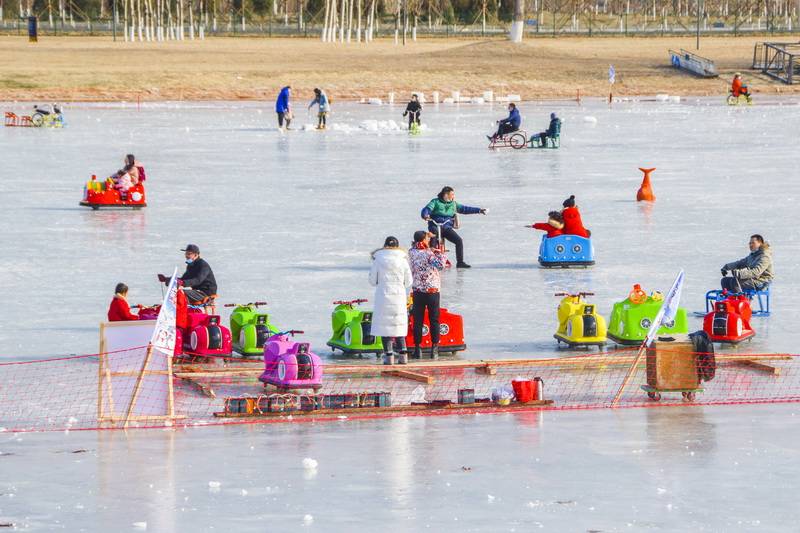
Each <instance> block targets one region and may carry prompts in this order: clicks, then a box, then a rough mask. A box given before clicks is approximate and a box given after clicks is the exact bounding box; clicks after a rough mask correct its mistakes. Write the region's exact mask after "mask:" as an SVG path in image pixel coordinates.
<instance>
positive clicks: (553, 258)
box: [539, 235, 594, 268]
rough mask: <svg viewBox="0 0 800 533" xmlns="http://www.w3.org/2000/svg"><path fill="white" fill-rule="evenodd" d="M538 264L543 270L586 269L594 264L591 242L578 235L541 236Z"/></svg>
mask: <svg viewBox="0 0 800 533" xmlns="http://www.w3.org/2000/svg"><path fill="white" fill-rule="evenodd" d="M539 264H540V265H542V266H543V267H544V268H586V267H589V266H592V265H593V264H594V246H593V245H592V240H591V239H587V238H585V237H580V236H578V235H558V236H557V237H550V238H548V237H547V236H546V235H543V236H542V244H540V245H539Z"/></svg>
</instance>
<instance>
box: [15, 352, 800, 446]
mask: <svg viewBox="0 0 800 533" xmlns="http://www.w3.org/2000/svg"><path fill="white" fill-rule="evenodd" d="M656 352H657V353H656ZM148 353H149V357H148ZM636 357H637V350H636V349H635V348H634V349H625V350H618V351H608V352H599V353H591V354H586V355H571V356H565V357H561V358H549V359H527V360H524V361H514V360H503V361H492V360H486V361H463V360H450V361H448V360H444V361H441V360H440V361H435V362H433V361H423V362H418V363H415V362H412V364H409V365H394V366H391V367H389V366H383V365H379V364H371V363H365V364H361V365H345V364H328V365H325V367H324V378H323V381H322V387H321V388H320V389H319V390H316V391H314V390H311V389H308V390H292V391H282V390H278V389H276V388H275V387H273V386H271V385H270V386H265V385H264V384H263V383H261V382H260V381H259V379H258V378H259V376H260V375H261V373H262V372H263V371H264V363H263V361H261V360H259V359H258V358H247V359H244V358H233V357H225V358H223V357H218V358H209V357H203V358H195V359H193V360H187V359H185V358H175V359H174V360H172V361H170V360H168V359H169V358H168V357H166V356H163V355H161V352H159V351H158V350H149V349H148V347H146V346H143V347H138V348H133V349H129V350H122V351H117V352H110V353H105V354H92V355H82V356H73V357H63V358H54V359H48V360H41V361H26V362H9V363H0V431H3V430H5V431H44V430H79V429H80V430H86V429H120V428H136V427H139V428H141V427H163V426H197V425H207V424H229V423H251V422H276V421H290V420H291V421H300V420H304V419H315V420H320V419H326V418H331V419H340V418H342V417H344V416H346V417H347V418H360V417H382V416H408V415H420V414H442V413H461V412H467V411H470V410H471V411H472V412H478V411H480V412H492V411H502V410H509V409H519V408H523V409H525V408H530V409H588V408H606V407H644V406H650V407H652V406H658V405H687V404H697V405H710V404H732V403H761V402H794V401H798V400H800V372H799V371H798V368H800V367H799V366H798V364H797V358H798V357H799V356H797V355H789V354H743V353H739V352H736V353H730V354H729V353H724V352H723V353H717V354H716V357H715V358H713V359H712V358H711V357H709V356H708V355H707V354H698V353H694V352H691V351H686V350H679V349H675V350H671V349H659V350H657V351H656V350H649V351H647V352H646V353H643V354H642V356H641V359H640V361H639V364H638V365H637V367H636V368H635V369H634V370H633V371H632V372H631V374H630V381H629V382H628V385H627V386H626V387H625V389H624V391H623V392H622V394H621V395H619V397H618V399H617V402H615V397H617V395H618V393H619V391H620V388H621V387H622V384H623V381H624V380H625V378H626V375H627V374H628V372H629V370H630V369H631V368H632V363H633V361H634V359H635V358H636ZM535 378H539V380H537V382H536V384H537V385H538V384H539V383H541V385H542V387H541V388H542V390H541V391H540V393H541V397H540V398H539V399H540V400H546V401H547V402H548V403H542V402H538V403H537V402H532V403H531V404H525V405H520V404H519V403H518V402H515V399H514V395H513V392H512V391H513V387H511V382H512V381H514V380H519V381H527V380H534V379H535ZM645 389H646V390H645ZM387 393H388V394H387ZM379 394H382V395H383V396H379ZM387 397H388V398H389V399H388V400H387ZM379 398H382V400H379ZM467 398H474V399H476V400H477V401H478V402H477V404H472V405H461V404H459V402H460V401H467V400H466V399H467ZM504 398H505V399H504ZM247 399H250V402H251V405H250V407H249V409H248V408H247V407H246V406H243V404H246V403H247ZM492 399H494V401H492ZM506 399H507V400H508V402H506V401H505V400H506ZM236 400H244V401H243V402H242V401H240V402H237V401H236ZM481 400H486V401H481ZM381 402H384V403H381ZM506 403H507V405H502V404H506ZM389 404H390V405H391V408H390V409H389V408H384V407H388V405H389ZM431 405H438V406H439V407H442V408H443V409H440V410H428V409H426V406H431ZM337 409H342V411H341V413H346V414H345V415H338V414H337V413H338V411H337ZM315 415H316V416H315Z"/></svg>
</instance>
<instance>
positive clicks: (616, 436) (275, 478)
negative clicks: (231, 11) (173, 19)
mask: <svg viewBox="0 0 800 533" xmlns="http://www.w3.org/2000/svg"><path fill="white" fill-rule="evenodd" d="M5 108H8V109H13V110H15V111H17V112H20V111H23V110H24V109H25V107H23V106H20V105H17V106H12V105H10V104H9V105H6V106H5ZM271 109H272V104H271V103H269V104H265V105H263V106H258V105H250V104H248V105H241V104H230V105H223V104H220V105H211V104H209V105H204V104H161V105H147V106H143V107H142V109H141V110H139V111H137V110H136V107H135V106H128V107H122V106H91V105H85V106H76V107H74V108H68V109H67V111H66V116H67V120H68V123H69V126H68V127H67V128H65V129H64V130H35V129H26V128H25V129H23V128H2V129H0V153H2V154H3V156H4V157H3V169H2V170H0V176H2V179H0V224H1V225H2V228H3V231H2V232H0V250H2V254H0V287H2V289H3V293H4V295H5V302H4V305H3V306H2V308H0V324H2V326H3V327H2V329H0V357H2V358H3V359H4V360H7V361H8V360H13V359H31V358H40V357H45V356H51V355H56V354H67V353H91V352H95V351H97V346H98V344H97V342H98V341H97V324H98V323H99V322H100V321H101V320H103V319H104V317H105V313H106V309H107V306H108V302H109V300H110V298H111V296H112V293H113V288H114V285H115V284H116V283H117V282H118V281H124V282H126V283H127V284H128V285H129V286H130V287H131V294H130V299H131V301H132V303H146V304H149V303H156V302H157V301H159V300H160V299H161V289H160V288H159V285H158V284H157V282H156V279H155V274H156V273H158V272H164V273H168V272H169V271H171V269H172V268H173V266H174V265H176V264H181V263H182V254H181V252H179V251H178V250H179V248H182V247H183V245H185V244H186V243H188V242H192V243H196V244H198V245H199V246H200V247H201V249H202V251H203V256H204V257H205V258H206V259H207V260H208V261H209V263H210V264H211V265H212V267H213V268H214V271H215V274H216V277H217V281H218V283H219V293H220V302H222V303H224V302H241V301H252V300H256V299H265V300H267V301H269V303H270V305H269V309H270V312H271V313H272V316H273V318H274V321H275V323H276V324H278V325H280V326H283V327H285V328H286V329H289V328H296V329H303V330H305V331H306V337H307V338H308V339H309V340H310V341H311V342H312V344H313V345H314V346H315V347H316V348H317V351H318V352H319V353H320V354H322V355H326V354H329V350H328V349H327V348H326V347H325V341H326V340H327V339H328V337H329V334H330V325H329V313H330V311H331V309H332V307H333V306H332V305H331V302H332V301H333V300H336V299H342V298H346V299H349V298H357V297H366V298H370V299H371V298H372V290H371V287H369V285H368V284H367V281H366V277H367V272H368V269H369V252H370V251H372V250H374V249H375V248H377V247H379V246H380V245H381V244H382V242H383V239H384V238H385V237H386V236H387V235H390V234H391V235H396V236H398V237H399V238H400V240H401V242H404V243H407V242H410V240H411V234H412V233H413V232H414V231H415V230H417V229H422V228H424V224H423V222H422V221H421V220H420V219H419V210H420V209H421V208H422V206H424V205H425V203H427V201H428V200H429V199H430V198H432V197H433V196H434V195H435V194H436V193H437V192H438V191H439V190H440V189H441V187H442V186H443V185H451V186H453V187H455V189H456V192H457V197H458V200H459V201H461V202H462V203H465V204H468V205H477V206H480V207H487V208H489V209H490V213H489V215H488V216H486V217H482V216H473V217H464V219H463V229H462V230H461V234H462V236H463V237H464V239H465V242H466V258H467V261H468V262H470V263H471V264H472V265H473V268H472V269H471V270H469V271H456V270H455V269H454V270H452V271H449V272H447V273H446V274H445V276H444V287H443V297H442V298H443V304H444V305H445V306H446V307H448V308H449V309H450V310H452V311H456V312H459V313H461V314H463V316H464V321H465V329H466V338H467V344H468V350H467V351H466V352H464V353H463V354H462V356H463V357H464V358H471V359H484V358H499V357H513V358H528V357H545V356H551V355H553V354H556V353H564V352H557V351H556V348H555V341H554V340H553V338H552V333H553V331H554V330H555V327H556V324H555V307H556V303H557V300H556V298H554V297H553V293H554V292H556V291H558V290H564V289H567V290H576V291H577V290H590V291H593V292H595V293H596V296H595V297H594V302H595V303H596V304H597V305H598V308H599V309H600V310H602V312H603V314H604V315H606V316H608V314H609V313H610V309H611V305H612V303H613V302H614V301H617V300H620V299H623V298H624V297H625V296H626V295H627V294H628V291H629V290H630V288H631V286H632V285H633V284H634V283H641V284H642V286H643V287H644V288H645V289H646V290H648V291H650V290H655V289H658V290H661V291H665V290H666V289H667V288H668V287H669V284H670V283H671V281H672V280H673V278H674V276H675V274H676V273H677V271H678V270H679V269H680V268H684V269H685V270H686V286H685V287H684V291H683V300H682V303H683V305H684V306H685V307H687V308H688V309H689V310H690V311H692V310H699V309H702V307H703V295H704V293H705V291H706V290H707V289H709V288H712V287H715V286H716V285H717V284H718V281H719V268H720V266H721V265H722V264H723V263H725V262H728V261H731V260H733V259H738V258H740V257H743V256H744V255H746V253H747V247H746V244H747V239H748V236H749V235H750V234H752V233H761V234H763V235H764V236H765V237H766V238H767V240H768V241H770V242H771V243H772V245H773V250H774V253H775V270H776V275H777V281H776V283H775V284H774V290H773V301H772V307H773V316H772V317H770V318H768V319H755V320H754V327H755V329H756V331H757V337H756V338H755V340H754V341H753V342H752V343H750V344H749V345H746V346H743V347H742V348H740V350H753V351H759V352H789V353H796V352H797V348H796V342H795V341H796V338H797V336H796V330H797V327H796V324H795V323H794V318H795V317H794V315H793V314H792V313H791V312H790V311H789V310H790V308H791V307H792V304H791V301H790V299H789V298H788V297H787V295H791V294H793V293H795V292H797V291H798V289H800V283H799V282H798V281H796V280H797V276H796V275H795V273H796V272H797V264H798V257H800V256H799V255H798V251H799V250H798V246H799V245H798V233H797V230H796V228H797V227H798V225H799V223H800V209H798V198H800V196H799V193H800V183H798V180H797V157H796V155H795V151H794V150H793V144H792V143H793V141H794V140H795V139H797V138H798V134H800V120H798V119H800V106H798V105H796V102H794V101H790V100H784V101H779V102H774V103H773V104H768V105H756V106H753V107H752V108H730V107H727V106H725V105H723V104H722V102H721V101H720V99H715V100H700V101H695V100H691V101H689V102H684V103H681V104H664V103H644V102H642V103H634V102H630V103H620V104H614V106H613V107H611V108H609V107H608V106H607V105H605V104H601V103H597V102H594V103H593V102H587V103H584V105H583V106H578V105H577V104H575V103H574V102H573V103H565V102H559V103H553V104H546V105H545V104H522V105H521V109H522V114H523V120H524V123H523V127H524V128H526V129H527V130H528V131H529V132H534V131H537V130H539V129H543V128H544V127H545V126H546V123H547V118H548V114H549V112H550V111H552V110H554V111H556V112H558V113H559V115H560V116H561V117H562V118H563V119H564V127H563V133H562V134H563V144H562V148H561V149H560V150H548V151H532V150H521V151H511V150H507V151H502V150H498V151H489V150H487V149H486V142H485V138H484V137H483V135H484V134H485V133H489V132H490V130H491V128H492V126H493V123H494V120H496V119H497V118H500V117H501V116H503V115H504V114H505V113H504V109H503V106H499V105H495V106H489V105H484V106H466V105H462V106H444V105H443V106H440V107H439V108H438V109H437V108H435V107H434V106H428V107H427V108H426V109H425V112H424V114H423V120H424V121H425V122H426V125H427V126H428V129H427V130H426V131H425V132H424V133H423V134H422V135H420V136H416V137H409V136H408V135H407V134H406V133H405V132H402V131H393V130H391V129H389V128H386V127H385V126H386V125H387V124H386V121H389V120H392V119H394V120H396V121H397V122H401V117H400V112H401V111H402V108H401V107H399V106H397V107H390V106H383V107H375V106H362V105H357V104H340V105H336V106H335V108H334V114H333V115H332V116H331V119H330V121H331V123H332V125H333V127H334V128H333V129H332V130H330V131H327V132H324V133H319V132H316V131H293V132H289V133H288V134H286V135H281V134H279V133H278V132H277V131H276V130H275V124H274V115H273V113H272V112H271ZM262 111H263V112H262ZM587 117H593V118H594V119H596V120H589V119H587ZM366 120H380V121H384V123H383V124H379V125H378V126H379V127H378V128H377V131H375V128H373V127H372V125H368V127H367V128H364V127H361V126H362V125H364V121H366ZM311 121H312V120H311V118H310V117H308V118H307V117H305V116H302V117H300V119H299V120H298V122H302V123H310V122H311ZM128 152H133V153H134V154H136V156H137V158H139V159H140V160H141V161H142V163H143V164H144V165H145V167H146V169H147V175H148V182H147V187H148V189H147V194H148V203H149V206H148V207H147V208H146V209H145V210H143V211H140V212H127V211H108V212H92V211H91V210H89V209H86V208H80V207H78V205H77V203H78V201H79V200H80V197H81V192H82V187H83V183H84V182H85V181H86V180H87V179H88V178H89V177H90V176H91V174H97V175H98V176H104V175H107V174H109V173H111V172H112V171H114V170H116V169H117V168H119V166H120V165H121V161H122V157H123V155H124V154H125V153H128ZM639 166H643V167H657V168H658V170H656V171H655V173H654V174H653V186H654V189H655V193H656V195H657V202H656V203H655V204H654V205H652V206H646V205H641V204H637V203H636V202H635V201H634V199H635V194H636V190H637V188H638V186H639V183H640V181H641V173H640V172H639V171H638V170H637V167H639ZM570 194H575V195H576V196H577V200H578V203H579V205H580V207H581V210H582V213H583V219H584V222H585V224H586V225H587V227H589V228H590V229H591V230H592V232H593V240H594V243H595V248H596V260H597V265H596V267H594V268H592V269H589V270H581V271H576V270H570V271H561V270H559V271H548V270H542V269H539V268H538V267H537V265H536V254H537V249H538V242H539V239H540V233H539V232H533V231H532V230H529V229H526V228H523V226H524V225H525V224H530V223H532V222H534V221H544V220H545V217H546V213H547V211H549V210H551V209H555V208H557V207H559V206H560V205H561V202H562V201H563V199H564V198H566V197H567V196H569V195H570ZM223 316H224V318H225V320H226V321H227V316H226V314H225V313H224V312H223ZM692 320H693V324H694V325H695V326H696V327H697V328H699V327H700V320H699V319H692ZM795 412H796V406H795V405H792V404H789V405H767V406H746V407H744V406H738V407H737V406H731V407H716V408H711V407H696V408H666V409H640V410H622V411H618V412H609V411H588V412H560V413H556V412H548V413H543V414H514V415H496V416H481V417H475V416H466V417H447V418H436V417H433V418H429V419H426V418H414V419H401V420H387V421H372V422H351V423H347V424H338V423H333V424H299V425H279V426H278V425H267V426H254V427H251V426H243V427H232V428H203V429H197V430H186V431H178V432H174V433H173V432H168V431H140V432H133V433H132V434H129V435H127V436H126V435H125V434H123V433H116V432H101V433H71V434H69V435H68V436H65V435H63V434H61V433H56V434H48V435H22V436H14V435H8V434H5V435H3V434H0V453H13V454H14V455H0V465H2V470H0V472H2V476H0V493H2V495H0V519H1V520H0V522H3V521H12V522H15V523H18V524H20V525H22V526H24V527H26V528H29V529H31V530H42V531H44V530H52V529H58V528H62V529H64V530H67V531H76V530H81V528H82V530H86V531H107V530H108V529H110V527H111V526H114V527H117V526H118V527H121V528H122V529H125V528H133V524H134V523H135V522H147V523H148V530H151V531H172V530H174V531H205V530H214V529H216V530H219V529H223V528H225V529H231V525H234V529H235V530H238V531H250V530H257V531H263V530H270V531H273V530H274V531H296V530H298V529H300V528H301V527H308V528H311V529H318V530H324V531H348V530H353V529H362V530H374V529H377V528H378V527H380V528H381V529H386V530H390V531H418V530H421V529H430V530H434V531H444V530H453V531H455V530H458V531H461V530H467V531H469V530H475V531H511V530H516V531H530V530H533V529H536V528H538V527H539V526H540V525H541V527H543V528H544V529H545V530H550V531H589V530H598V531H642V530H652V531H677V530H689V529H693V530H698V531H753V530H763V531H782V530H787V529H791V528H792V527H794V526H795V517H792V516H791V511H790V509H794V502H793V501H791V502H790V501H787V499H788V498H790V497H791V495H792V494H793V493H794V490H793V489H795V488H796V487H797V482H796V478H797V474H798V472H797V468H798V466H797V464H796V460H795V459H796V453H797V451H798V447H797V445H796V443H795V441H796V440H797V439H794V438H792V437H791V436H792V435H797V434H798V430H797V429H796V424H797V423H796V419H795ZM17 439H21V441H18V440H17ZM75 449H86V450H88V451H87V452H84V453H79V454H75V455H72V454H70V453H68V452H69V451H74V450H75ZM154 457H156V458H157V459H156V460H154V459H153V458H154ZM304 457H313V458H315V459H317V460H318V461H319V462H320V467H319V472H318V473H317V474H316V475H310V476H309V475H308V474H304V472H303V468H302V465H301V461H302V459H303V458H304ZM462 466H465V467H468V468H471V470H468V471H464V470H462V469H461V467H462ZM209 481H219V482H220V483H221V485H220V487H219V491H215V490H209V486H208V482H209ZM448 483H449V485H448ZM150 485H153V486H152V487H150ZM242 490H245V491H246V492H247V494H246V495H243V494H242ZM490 495H491V496H492V497H491V498H490ZM127 498H130V502H131V503H130V504H129V503H128V500H127ZM187 498H188V499H187ZM367 502H368V503H367ZM365 503H367V506H365ZM306 514H309V515H311V516H312V517H313V520H312V521H310V522H309V523H304V521H303V516H304V515H306Z"/></svg>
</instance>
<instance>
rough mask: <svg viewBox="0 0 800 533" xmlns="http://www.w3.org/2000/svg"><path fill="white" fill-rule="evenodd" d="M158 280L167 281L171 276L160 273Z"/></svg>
mask: <svg viewBox="0 0 800 533" xmlns="http://www.w3.org/2000/svg"><path fill="white" fill-rule="evenodd" d="M158 281H160V282H161V283H166V282H168V281H169V278H168V277H167V276H165V275H164V274H159V275H158Z"/></svg>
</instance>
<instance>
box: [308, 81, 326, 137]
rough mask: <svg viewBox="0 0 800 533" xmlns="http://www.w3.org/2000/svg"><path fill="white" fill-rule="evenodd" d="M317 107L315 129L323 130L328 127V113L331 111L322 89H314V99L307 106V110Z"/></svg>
mask: <svg viewBox="0 0 800 533" xmlns="http://www.w3.org/2000/svg"><path fill="white" fill-rule="evenodd" d="M315 105H316V106H319V108H318V109H319V112H318V113H317V129H318V130H324V129H325V128H327V127H328V112H329V111H330V110H331V104H330V101H329V100H328V95H327V94H325V91H323V90H322V89H314V99H313V100H312V101H311V103H310V104H308V109H311V108H312V107H314V106H315Z"/></svg>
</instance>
